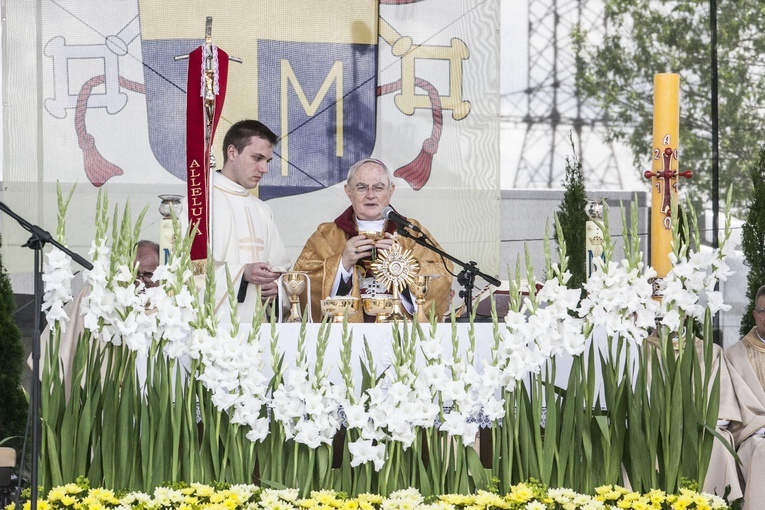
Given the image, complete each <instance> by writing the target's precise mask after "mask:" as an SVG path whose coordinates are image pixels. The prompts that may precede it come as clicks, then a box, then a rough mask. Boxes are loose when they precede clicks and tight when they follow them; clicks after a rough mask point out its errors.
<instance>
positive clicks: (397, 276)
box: [372, 239, 420, 321]
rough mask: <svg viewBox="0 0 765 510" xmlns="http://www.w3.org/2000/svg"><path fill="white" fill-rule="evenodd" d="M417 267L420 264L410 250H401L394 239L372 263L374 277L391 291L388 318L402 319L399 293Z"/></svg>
mask: <svg viewBox="0 0 765 510" xmlns="http://www.w3.org/2000/svg"><path fill="white" fill-rule="evenodd" d="M419 269H420V264H419V263H418V262H417V259H415V258H414V257H412V250H406V251H402V250H401V245H400V244H399V243H398V241H397V240H395V239H394V240H393V246H391V247H390V249H389V250H387V251H384V252H382V253H380V255H379V257H378V259H377V262H375V263H373V264H372V273H373V274H374V275H375V279H376V280H377V281H378V282H380V283H381V284H382V285H384V286H385V288H386V289H388V290H389V291H391V292H392V293H393V313H391V314H390V316H389V317H388V319H389V320H392V321H402V320H404V314H403V313H401V297H400V293H401V291H402V290H403V289H404V287H405V286H407V285H411V284H412V282H413V281H414V275H415V274H416V273H417V271H418V270H419Z"/></svg>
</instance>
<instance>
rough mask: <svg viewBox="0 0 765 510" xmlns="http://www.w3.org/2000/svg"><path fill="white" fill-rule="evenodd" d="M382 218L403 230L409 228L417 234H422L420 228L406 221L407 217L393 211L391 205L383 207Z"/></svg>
mask: <svg viewBox="0 0 765 510" xmlns="http://www.w3.org/2000/svg"><path fill="white" fill-rule="evenodd" d="M382 217H383V218H385V219H386V220H389V221H392V222H393V223H395V224H396V225H398V226H399V227H402V228H408V229H411V230H414V231H415V232H420V227H418V226H417V225H415V224H414V223H412V222H411V221H409V220H408V219H406V218H405V217H403V216H401V215H400V214H399V213H397V212H396V211H394V210H393V208H392V207H391V206H389V205H386V206H385V207H383V210H382Z"/></svg>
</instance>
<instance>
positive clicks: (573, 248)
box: [555, 138, 587, 289]
mask: <svg viewBox="0 0 765 510" xmlns="http://www.w3.org/2000/svg"><path fill="white" fill-rule="evenodd" d="M569 140H570V142H571V150H572V151H573V153H574V154H573V156H571V157H566V177H565V178H564V180H563V187H564V188H565V192H564V193H563V200H562V201H561V203H560V206H559V208H558V221H560V225H561V227H562V228H561V230H562V232H563V240H564V241H565V242H566V253H567V254H568V269H569V271H570V272H571V279H570V280H569V281H568V284H567V286H568V288H570V289H580V288H582V285H583V284H584V281H585V278H586V271H587V254H586V244H587V242H586V232H585V229H586V228H587V214H586V213H585V212H584V209H585V206H586V205H587V190H586V189H585V186H584V174H583V173H582V160H581V159H580V158H579V157H577V155H576V148H575V147H574V141H573V139H571V138H569ZM555 242H557V243H558V244H560V239H558V236H557V234H556V237H555Z"/></svg>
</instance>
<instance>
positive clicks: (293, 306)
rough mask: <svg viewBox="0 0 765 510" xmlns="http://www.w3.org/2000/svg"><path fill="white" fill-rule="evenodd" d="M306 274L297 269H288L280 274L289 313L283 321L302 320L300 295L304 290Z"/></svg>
mask: <svg viewBox="0 0 765 510" xmlns="http://www.w3.org/2000/svg"><path fill="white" fill-rule="evenodd" d="M307 279H308V276H307V275H306V274H305V273H301V272H298V271H288V272H286V273H284V274H282V285H284V291H285V292H286V293H287V298H288V299H289V302H290V315H289V317H287V318H286V319H285V320H284V322H302V320H303V318H302V317H301V316H300V295H301V294H302V293H303V292H305V287H306V280H307Z"/></svg>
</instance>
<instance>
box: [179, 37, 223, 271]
mask: <svg viewBox="0 0 765 510" xmlns="http://www.w3.org/2000/svg"><path fill="white" fill-rule="evenodd" d="M208 51H209V52H211V55H209V57H208V55H207V53H206V52H208ZM208 58H209V59H210V61H209V62H208V63H206V62H205V60H207V59H208ZM210 66H212V68H210ZM210 70H212V71H213V74H212V76H211V77H207V76H206V72H209V71H210ZM227 77H228V54H226V52H224V51H223V50H221V49H219V48H218V47H216V46H213V45H202V46H200V47H199V48H197V49H195V50H194V51H192V52H191V53H189V70H188V87H187V89H186V197H187V205H188V219H189V225H190V226H194V225H196V226H197V235H196V237H195V238H194V240H193V243H192V246H191V260H192V261H195V260H205V259H206V258H207V243H208V241H209V233H210V232H209V226H210V182H211V178H212V175H211V174H210V148H211V147H212V140H213V137H214V136H215V128H216V127H217V126H218V120H220V114H221V111H222V110H223V102H224V100H225V98H226V82H227ZM210 78H211V79H210ZM206 79H207V83H205V80H206ZM208 124H209V125H208ZM208 130H209V134H208Z"/></svg>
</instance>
